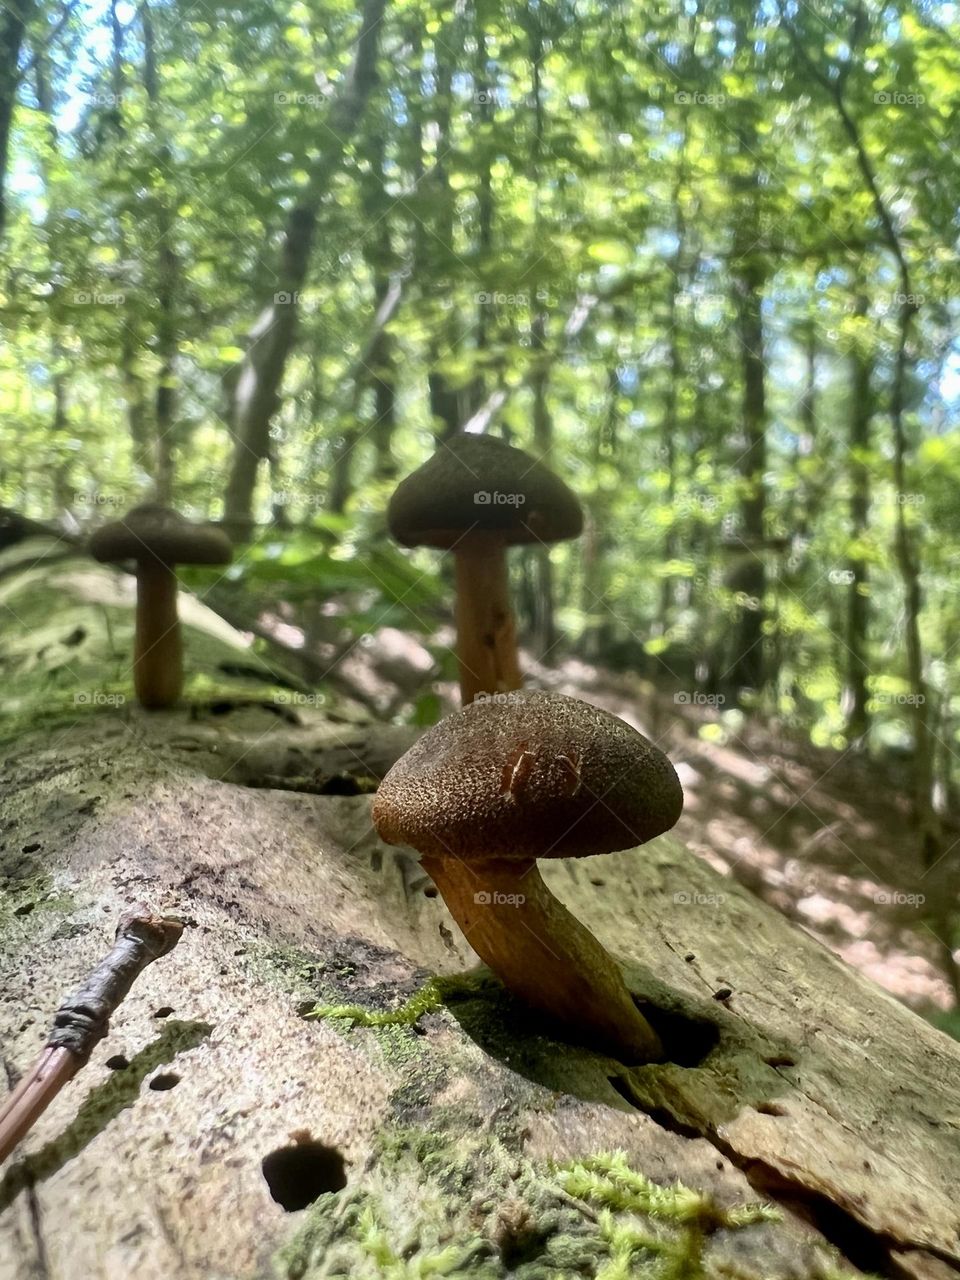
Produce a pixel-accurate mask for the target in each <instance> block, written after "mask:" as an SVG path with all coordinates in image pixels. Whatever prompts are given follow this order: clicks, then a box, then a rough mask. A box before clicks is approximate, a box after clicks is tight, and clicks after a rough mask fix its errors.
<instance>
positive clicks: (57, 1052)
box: [0, 903, 183, 1163]
mask: <svg viewBox="0 0 960 1280" xmlns="http://www.w3.org/2000/svg"><path fill="white" fill-rule="evenodd" d="M182 932H183V925H182V923H181V922H180V921H179V920H174V919H171V918H170V917H168V916H158V915H155V914H154V913H153V912H152V911H151V910H150V908H149V907H147V906H145V905H144V904H143V903H136V904H135V905H134V906H133V907H132V908H131V909H130V910H129V911H128V912H126V913H125V914H124V915H123V916H121V918H120V923H119V925H118V926H117V934H116V941H115V942H114V944H113V947H112V949H111V951H110V953H109V954H108V955H107V956H106V957H105V958H104V959H103V960H101V962H100V963H99V964H98V965H97V967H96V968H95V969H94V971H93V973H91V974H90V976H89V977H88V978H87V980H86V982H84V984H83V985H82V986H81V987H80V989H79V990H78V991H76V992H74V994H73V995H72V996H70V997H69V998H68V999H67V1000H65V1001H64V1003H63V1004H62V1005H61V1006H60V1008H59V1009H58V1010H57V1014H56V1017H55V1018H54V1020H53V1030H52V1031H51V1033H50V1036H49V1038H48V1040H47V1044H46V1047H45V1048H44V1050H43V1052H42V1053H41V1055H40V1057H39V1058H38V1059H37V1061H36V1062H35V1063H34V1064H33V1066H32V1068H31V1069H30V1070H29V1071H28V1072H27V1074H26V1075H25V1076H24V1077H23V1079H22V1080H21V1081H20V1083H19V1084H18V1085H17V1087H16V1088H15V1089H14V1090H13V1092H12V1093H11V1094H10V1096H9V1098H7V1101H6V1102H5V1103H4V1105H3V1106H2V1107H0V1163H2V1162H3V1161H4V1160H6V1158H7V1156H8V1155H9V1154H10V1152H11V1151H12V1150H13V1149H14V1147H15V1146H16V1145H17V1143H18V1142H19V1141H20V1140H21V1139H22V1138H24V1137H25V1136H26V1135H27V1134H28V1133H29V1132H30V1130H31V1129H32V1128H33V1126H34V1124H36V1122H37V1120H38V1119H39V1118H40V1116H42V1115H43V1113H44V1111H46V1109H47V1107H48V1106H49V1105H50V1103H51V1102H52V1101H53V1099H54V1098H55V1097H56V1096H57V1094H58V1093H59V1092H60V1090H61V1089H62V1088H63V1086H64V1085H65V1084H66V1083H67V1081H68V1080H71V1079H72V1078H73V1076H75V1075H76V1073H77V1072H78V1071H79V1070H80V1068H81V1067H82V1066H84V1065H85V1063H86V1062H87V1060H88V1059H89V1057H90V1054H91V1053H92V1052H93V1049H94V1047H95V1046H96V1045H98V1044H99V1043H100V1041H101V1040H102V1039H103V1038H104V1036H105V1035H106V1034H107V1031H108V1029H109V1026H110V1018H111V1017H112V1016H113V1014H114V1012H115V1011H116V1008H117V1006H118V1005H119V1004H120V1002H121V1001H122V1000H123V999H124V997H125V996H126V995H127V993H128V992H129V990H130V988H131V987H132V986H133V984H134V982H135V981H136V979H137V977H138V975H139V974H141V973H142V972H143V970H144V969H145V968H146V967H147V965H148V964H150V963H151V962H152V961H154V960H157V959H159V957H160V956H163V955H166V954H167V952H168V951H172V950H173V948H174V947H175V946H176V945H177V943H178V941H179V940H180V935H181V933H182Z"/></svg>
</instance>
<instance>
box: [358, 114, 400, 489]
mask: <svg viewBox="0 0 960 1280" xmlns="http://www.w3.org/2000/svg"><path fill="white" fill-rule="evenodd" d="M370 163H371V167H372V170H373V183H374V184H375V185H374V186H373V187H372V188H371V189H370V190H369V191H368V193H367V195H366V197H365V199H364V211H365V216H366V218H367V220H368V222H369V223H370V224H371V225H374V226H375V227H376V235H375V237H374V244H373V247H372V248H371V249H369V250H368V251H367V261H368V264H369V266H370V269H371V271H372V272H373V277H374V296H375V299H376V304H377V312H378V313H379V312H381V311H382V309H383V307H384V305H385V304H386V303H387V302H388V300H389V298H390V293H391V289H392V288H393V287H394V282H393V281H392V280H391V276H390V261H391V257H392V247H391V243H390V223H389V220H388V218H387V210H388V204H387V201H388V196H387V192H386V176H385V174H384V167H383V166H384V142H383V135H382V134H380V133H378V134H377V135H376V137H375V138H373V139H372V140H371V145H370ZM394 345H395V344H394V339H393V336H392V335H391V334H390V333H389V332H388V331H387V328H386V325H385V324H383V325H380V326H379V327H378V328H377V329H376V332H375V335H374V338H373V343H372V346H371V347H370V351H369V359H368V360H367V361H366V362H365V363H366V364H367V366H368V369H369V381H370V384H371V386H372V388H373V422H372V424H371V427H370V433H371V436H372V437H373V448H374V476H375V478H376V479H377V480H382V481H387V480H392V479H394V478H395V477H396V474H397V466H396V463H395V461H394V458H393V452H392V448H391V446H392V442H393V433H394V431H395V430H396V426H397V412H396V384H397V370H396V360H395V354H394Z"/></svg>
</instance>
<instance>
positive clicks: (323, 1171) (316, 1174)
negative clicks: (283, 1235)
mask: <svg viewBox="0 0 960 1280" xmlns="http://www.w3.org/2000/svg"><path fill="white" fill-rule="evenodd" d="M260 1167H261V1169H262V1170H263V1176H264V1178H265V1179H266V1182H267V1186H268V1187H269V1188H270V1194H271V1196H273V1198H274V1200H276V1202H277V1204H279V1205H280V1206H282V1208H284V1209H286V1211H287V1213H295V1212H296V1211H297V1210H298V1209H305V1208H306V1207H307V1205H308V1204H313V1202H314V1201H315V1200H316V1199H317V1198H318V1197H319V1196H322V1195H323V1194H324V1193H325V1192H329V1191H342V1190H343V1188H344V1187H345V1186H346V1185H347V1172H346V1168H345V1165H344V1160H343V1156H342V1155H341V1154H340V1152H339V1151H338V1150H337V1149H336V1147H328V1146H326V1145H325V1144H324V1143H322V1142H316V1141H314V1140H313V1139H312V1138H307V1137H304V1138H301V1139H299V1140H298V1141H296V1142H294V1143H292V1144H291V1145H290V1146H287V1147H278V1148H277V1150H276V1151H271V1152H270V1154H269V1155H267V1156H264V1157H263V1160H262V1161H261V1164H260Z"/></svg>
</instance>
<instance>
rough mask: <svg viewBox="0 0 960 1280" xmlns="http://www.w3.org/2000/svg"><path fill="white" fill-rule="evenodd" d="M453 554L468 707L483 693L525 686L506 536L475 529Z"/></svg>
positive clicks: (459, 653)
mask: <svg viewBox="0 0 960 1280" xmlns="http://www.w3.org/2000/svg"><path fill="white" fill-rule="evenodd" d="M453 558H454V562H455V564H456V584H457V607H456V619H457V660H458V662H459V664H460V697H461V699H462V700H463V705H464V706H466V705H467V703H470V702H473V700H474V699H475V698H476V696H477V694H479V693H501V692H503V691H505V690H509V689H519V688H520V687H521V686H522V684H523V679H522V677H521V675H520V668H519V666H518V665H517V639H516V633H515V629H514V621H513V611H512V610H511V608H510V585H509V582H508V579H507V554H506V549H505V546H504V541H503V537H502V535H500V534H490V533H480V532H474V533H469V534H467V535H466V536H465V537H463V538H461V539H460V541H459V542H458V543H457V545H456V548H455V550H454V555H453Z"/></svg>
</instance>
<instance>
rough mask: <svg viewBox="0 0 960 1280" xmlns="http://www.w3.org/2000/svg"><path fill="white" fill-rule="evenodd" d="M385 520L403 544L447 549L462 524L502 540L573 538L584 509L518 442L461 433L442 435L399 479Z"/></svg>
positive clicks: (461, 530) (466, 530) (459, 535)
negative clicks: (517, 446)
mask: <svg viewBox="0 0 960 1280" xmlns="http://www.w3.org/2000/svg"><path fill="white" fill-rule="evenodd" d="M387 524H388V525H389V527H390V532H391V534H392V535H393V537H394V538H395V539H396V540H397V542H399V543H401V544H402V545H403V546H405V547H440V548H442V549H444V550H446V549H449V548H450V547H452V546H453V545H454V544H455V543H456V542H458V541H459V540H460V538H462V537H463V535H464V534H465V533H469V532H488V533H498V534H501V535H502V536H503V538H504V540H505V541H506V542H508V543H515V542H560V541H562V540H563V539H564V538H576V537H577V536H578V534H579V533H580V531H581V530H582V528H583V511H582V510H581V508H580V503H579V501H578V500H577V497H576V495H575V494H574V493H573V491H572V490H571V489H569V488H568V487H567V486H566V485H565V484H564V483H563V481H562V480H561V479H560V477H559V476H557V475H554V473H553V472H552V471H551V470H550V469H549V467H545V466H544V465H543V463H542V462H537V461H536V459H535V458H531V457H530V455H529V454H528V453H524V451H523V450H522V449H515V448H514V447H513V446H512V445H509V444H505V443H504V442H503V441H502V440H497V439H495V438H494V437H493V436H479V435H466V434H464V435H458V436H454V437H453V438H452V439H451V440H447V441H445V442H441V443H440V445H439V446H438V447H437V451H436V453H434V454H433V456H432V457H430V458H428V459H427V461H426V462H425V463H424V464H423V466H422V467H418V468H417V470H416V471H413V472H411V474H410V475H408V476H407V477H406V479H404V480H401V482H400V484H399V485H398V486H397V488H396V490H395V491H394V493H393V496H392V497H391V499H390V503H389V506H388V507H387Z"/></svg>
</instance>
